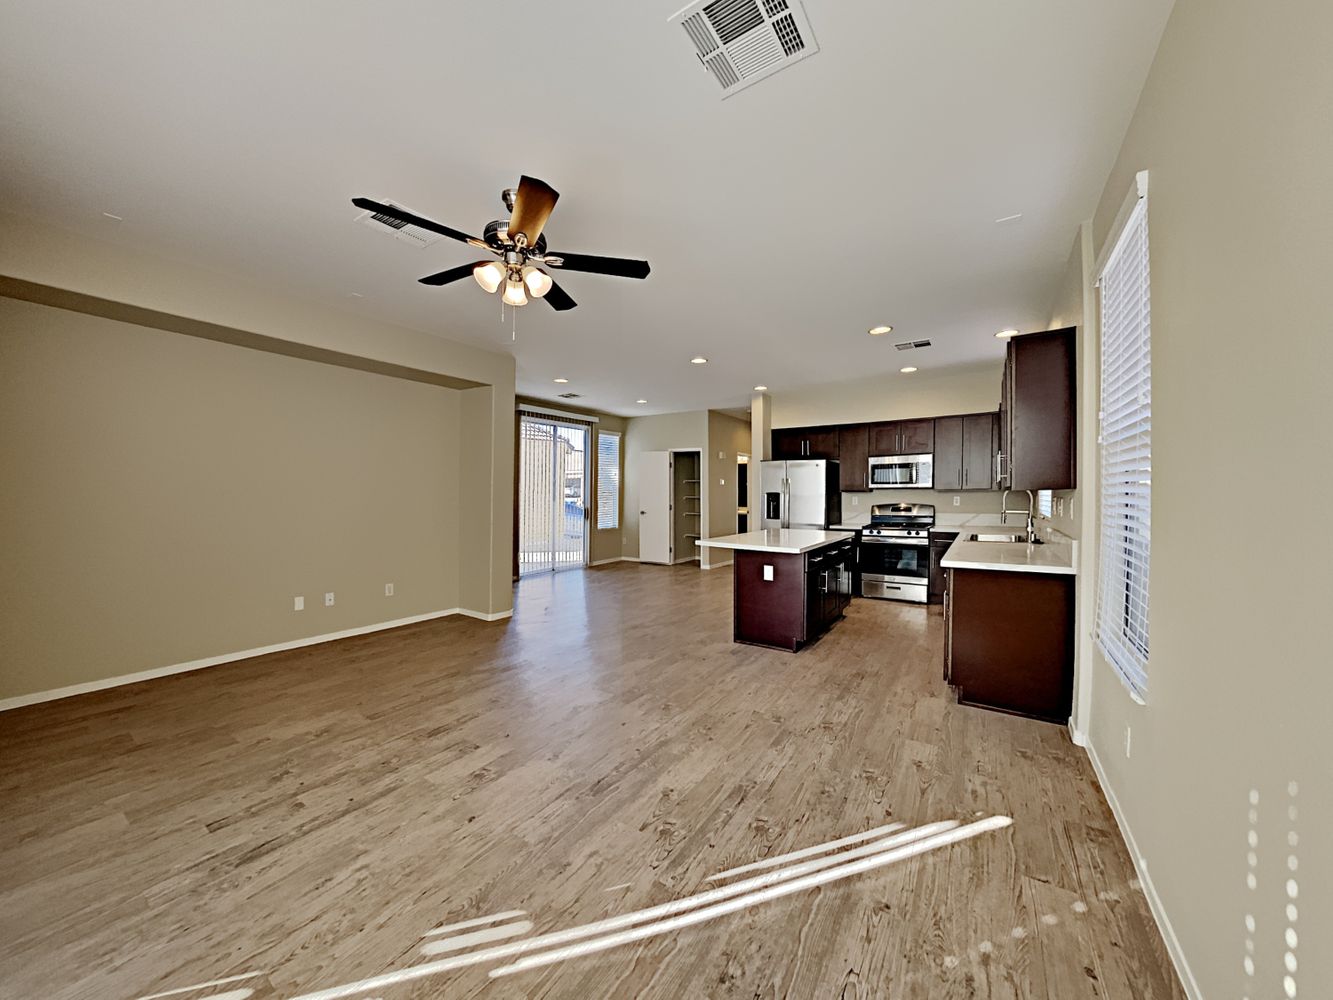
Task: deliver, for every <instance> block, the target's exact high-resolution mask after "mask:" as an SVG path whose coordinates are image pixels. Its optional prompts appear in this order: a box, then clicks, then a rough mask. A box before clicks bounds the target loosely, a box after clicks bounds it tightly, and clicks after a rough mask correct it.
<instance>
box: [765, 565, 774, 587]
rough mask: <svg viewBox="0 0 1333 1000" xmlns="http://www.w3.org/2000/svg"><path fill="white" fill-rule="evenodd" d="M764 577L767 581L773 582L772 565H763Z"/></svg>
mask: <svg viewBox="0 0 1333 1000" xmlns="http://www.w3.org/2000/svg"><path fill="white" fill-rule="evenodd" d="M764 579H765V580H767V581H768V582H769V583H772V582H773V567H772V566H765V567H764Z"/></svg>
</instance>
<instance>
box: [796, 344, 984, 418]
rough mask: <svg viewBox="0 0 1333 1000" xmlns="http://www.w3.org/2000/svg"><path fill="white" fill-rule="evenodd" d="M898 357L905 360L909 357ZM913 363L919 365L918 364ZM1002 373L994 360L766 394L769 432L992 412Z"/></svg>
mask: <svg viewBox="0 0 1333 1000" xmlns="http://www.w3.org/2000/svg"><path fill="white" fill-rule="evenodd" d="M922 353H923V354H926V353H929V352H927V351H923V352H922ZM903 357H904V358H911V354H904V355H903ZM903 363H904V364H907V362H906V361H904V362H903ZM916 363H917V364H918V365H921V364H924V362H922V361H920V360H918V361H917V362H916ZM1003 371H1004V362H1003V359H999V358H997V359H996V361H995V362H994V363H993V364H981V365H956V366H954V367H952V368H945V369H941V370H940V371H928V370H922V371H919V372H915V373H914V374H912V375H901V374H897V373H895V374H893V375H877V376H875V377H874V378H863V379H853V380H850V381H846V382H834V383H827V384H824V385H815V386H807V387H806V388H803V389H791V390H788V391H786V392H775V393H772V394H771V398H772V426H773V427H803V426H806V425H810V424H854V423H859V422H860V421H863V420H899V419H903V418H906V417H939V416H945V415H947V414H950V413H980V412H982V411H985V410H994V409H998V408H999V405H1000V378H1001V376H1002V374H1003Z"/></svg>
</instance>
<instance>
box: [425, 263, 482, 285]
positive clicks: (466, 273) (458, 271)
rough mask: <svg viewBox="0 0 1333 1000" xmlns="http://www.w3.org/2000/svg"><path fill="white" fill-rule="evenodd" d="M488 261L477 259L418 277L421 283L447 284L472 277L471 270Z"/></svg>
mask: <svg viewBox="0 0 1333 1000" xmlns="http://www.w3.org/2000/svg"><path fill="white" fill-rule="evenodd" d="M488 263H490V262H489V261H485V260H477V261H473V262H472V263H471V264H460V265H459V266H458V267H451V268H449V270H447V271H441V272H439V273H438V274H428V275H426V276H425V277H424V278H418V279H417V280H418V281H420V282H421V283H422V284H423V285H447V284H449V283H450V282H452V281H460V280H461V279H463V278H470V277H472V272H473V271H474V270H476V269H477V268H478V267H480V266H481V265H482V264H488Z"/></svg>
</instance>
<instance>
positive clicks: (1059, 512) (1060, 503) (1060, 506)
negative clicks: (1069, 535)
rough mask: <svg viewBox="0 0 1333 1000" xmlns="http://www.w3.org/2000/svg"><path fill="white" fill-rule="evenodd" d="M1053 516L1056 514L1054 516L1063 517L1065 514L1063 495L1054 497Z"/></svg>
mask: <svg viewBox="0 0 1333 1000" xmlns="http://www.w3.org/2000/svg"><path fill="white" fill-rule="evenodd" d="M1055 516H1056V517H1064V516H1065V498H1064V497H1056V498H1055Z"/></svg>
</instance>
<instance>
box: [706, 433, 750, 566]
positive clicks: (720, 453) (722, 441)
mask: <svg viewBox="0 0 1333 1000" xmlns="http://www.w3.org/2000/svg"><path fill="white" fill-rule="evenodd" d="M750 446H751V445H750V422H749V421H748V420H741V419H739V418H737V417H733V416H731V414H729V413H719V412H718V411H717V410H709V411H708V453H707V456H706V461H705V465H704V468H705V474H704V481H705V482H706V483H707V484H708V490H707V492H708V530H707V532H705V536H706V537H708V538H717V537H718V536H719V535H733V534H735V533H736V507H737V503H736V456H738V455H748V454H749V453H750ZM731 561H732V559H731V553H730V552H723V551H720V550H715V549H704V552H703V565H704V566H705V567H707V568H710V569H711V568H715V567H717V566H724V565H726V564H727V563H729V562H731Z"/></svg>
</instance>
